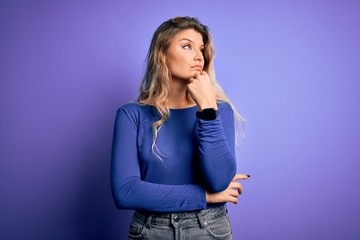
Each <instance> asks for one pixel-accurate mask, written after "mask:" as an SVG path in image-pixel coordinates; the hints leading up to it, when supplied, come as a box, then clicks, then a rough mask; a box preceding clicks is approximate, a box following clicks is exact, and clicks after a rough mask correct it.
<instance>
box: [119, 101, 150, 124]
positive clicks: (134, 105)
mask: <svg viewBox="0 0 360 240" xmlns="http://www.w3.org/2000/svg"><path fill="white" fill-rule="evenodd" d="M116 115H117V117H118V118H122V119H124V118H125V119H128V120H130V121H131V122H134V123H139V122H141V121H142V120H144V119H146V118H148V117H151V115H152V108H151V106H149V105H144V104H141V103H139V102H128V103H125V104H124V105H122V106H120V107H119V108H118V110H117V113H116Z"/></svg>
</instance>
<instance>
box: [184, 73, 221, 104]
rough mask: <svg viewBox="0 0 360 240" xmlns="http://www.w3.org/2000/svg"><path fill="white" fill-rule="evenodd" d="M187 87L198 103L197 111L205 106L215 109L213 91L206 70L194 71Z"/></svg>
mask: <svg viewBox="0 0 360 240" xmlns="http://www.w3.org/2000/svg"><path fill="white" fill-rule="evenodd" d="M187 88H188V90H189V92H190V95H191V97H192V98H193V99H194V101H195V102H196V104H197V105H198V108H199V111H202V110H203V109H205V108H214V109H215V110H217V104H216V96H215V91H214V88H213V86H212V84H211V81H210V77H209V75H208V74H207V72H205V71H201V72H200V73H195V75H194V77H192V78H190V79H189V83H188V85H187Z"/></svg>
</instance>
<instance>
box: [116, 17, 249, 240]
mask: <svg viewBox="0 0 360 240" xmlns="http://www.w3.org/2000/svg"><path fill="white" fill-rule="evenodd" d="M213 58H214V49H213V43H212V40H211V37H210V33H209V31H208V28H207V27H206V26H205V25H202V24H201V23H200V22H199V21H198V20H197V19H195V18H190V17H176V18H174V19H170V20H168V21H166V22H164V23H163V24H161V25H160V26H159V27H158V29H157V30H156V32H155V33H154V36H153V38H152V42H151V45H150V49H149V52H148V56H147V68H146V72H145V76H144V78H143V81H142V83H141V86H140V94H139V97H138V101H137V102H136V103H128V104H125V105H123V106H122V107H120V109H119V110H118V111H117V115H116V120H115V129H114V138H113V151H112V163H111V183H112V192H113V197H114V199H115V203H116V205H117V207H118V208H120V209H134V210H136V211H135V213H134V216H133V219H132V222H131V225H130V229H129V235H128V237H129V239H214V238H215V239H232V235H231V227H230V222H229V218H228V213H227V208H226V204H225V203H227V202H233V203H237V201H238V196H239V194H241V193H242V187H241V184H240V183H239V182H237V180H240V179H247V178H249V175H245V174H236V160H235V127H234V119H236V118H240V116H239V115H238V114H237V113H236V111H234V109H233V108H232V105H231V104H230V102H229V100H228V98H227V97H226V96H225V94H224V93H223V91H222V90H221V87H220V86H219V85H218V84H217V82H216V81H215V75H214V69H213ZM234 116H235V117H234ZM240 120H241V118H240Z"/></svg>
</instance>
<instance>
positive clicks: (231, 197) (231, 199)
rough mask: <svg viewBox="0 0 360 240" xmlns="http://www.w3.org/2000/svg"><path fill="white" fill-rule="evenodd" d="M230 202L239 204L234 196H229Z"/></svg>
mask: <svg viewBox="0 0 360 240" xmlns="http://www.w3.org/2000/svg"><path fill="white" fill-rule="evenodd" d="M228 202H232V203H235V204H237V203H238V198H237V197H233V196H229V200H228Z"/></svg>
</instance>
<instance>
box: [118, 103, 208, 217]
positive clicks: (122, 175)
mask: <svg viewBox="0 0 360 240" xmlns="http://www.w3.org/2000/svg"><path fill="white" fill-rule="evenodd" d="M137 121H139V120H138V119H136V116H134V115H133V114H129V112H128V111H127V110H124V109H122V108H120V109H119V110H118V112H117V114H116V119H115V126H114V134H113V145H112V158H111V188H112V194H113V198H114V201H115V204H116V206H117V207H118V208H120V209H133V210H145V211H154V212H181V211H190V210H200V209H206V197H205V190H204V188H203V187H202V186H200V185H193V184H187V185H165V184H157V183H151V182H146V181H142V180H141V177H140V166H139V161H138V155H137V151H138V149H137V131H138V127H137V123H136V122H137Z"/></svg>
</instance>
